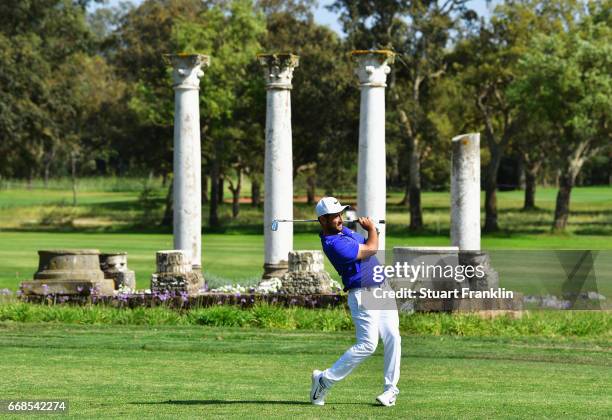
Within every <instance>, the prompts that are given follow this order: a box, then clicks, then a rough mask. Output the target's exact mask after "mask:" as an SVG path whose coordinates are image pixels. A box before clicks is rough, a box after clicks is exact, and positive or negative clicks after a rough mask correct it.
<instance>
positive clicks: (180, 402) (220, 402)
mask: <svg viewBox="0 0 612 420" xmlns="http://www.w3.org/2000/svg"><path fill="white" fill-rule="evenodd" d="M130 404H136V405H140V404H143V405H144V404H172V405H232V404H272V405H312V404H311V403H310V402H308V401H301V400H300V401H282V400H167V401H157V402H155V401H142V402H139V401H136V402H131V403H130ZM326 405H368V406H372V405H377V404H374V403H359V402H354V403H349V402H337V403H331V404H329V403H327V404H326Z"/></svg>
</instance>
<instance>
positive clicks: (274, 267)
mask: <svg viewBox="0 0 612 420" xmlns="http://www.w3.org/2000/svg"><path fill="white" fill-rule="evenodd" d="M263 269H264V273H263V275H262V276H261V278H262V279H263V280H268V279H271V278H273V277H277V278H280V277H282V276H283V274H285V273H286V272H287V270H288V269H289V263H288V262H287V261H281V262H280V263H278V264H268V263H266V264H264V265H263Z"/></svg>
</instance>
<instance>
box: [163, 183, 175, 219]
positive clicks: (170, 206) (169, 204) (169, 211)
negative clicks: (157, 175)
mask: <svg viewBox="0 0 612 420" xmlns="http://www.w3.org/2000/svg"><path fill="white" fill-rule="evenodd" d="M166 182H167V181H166ZM173 184H174V183H173V182H170V185H169V186H168V194H166V208H165V209H164V217H162V220H161V223H160V226H166V227H172V226H173V223H174V197H173V194H174V186H173Z"/></svg>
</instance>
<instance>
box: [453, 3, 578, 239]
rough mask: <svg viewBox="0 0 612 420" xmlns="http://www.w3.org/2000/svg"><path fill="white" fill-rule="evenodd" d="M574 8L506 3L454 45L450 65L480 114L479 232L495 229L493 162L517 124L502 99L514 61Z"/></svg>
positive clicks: (513, 109) (512, 108)
mask: <svg viewBox="0 0 612 420" xmlns="http://www.w3.org/2000/svg"><path fill="white" fill-rule="evenodd" d="M578 10H579V5H578V4H577V2H576V0H546V1H541V0H539V1H536V0H512V1H508V2H506V3H504V4H501V5H499V6H497V7H496V8H495V12H494V13H493V16H492V17H491V21H490V22H489V23H487V22H485V21H481V24H480V28H479V29H478V31H477V32H475V33H474V32H473V33H468V34H467V36H466V37H464V38H463V39H461V40H460V41H459V42H458V44H457V47H456V48H455V51H454V53H453V55H454V59H453V61H454V67H455V69H456V70H457V71H458V73H459V75H460V78H461V81H462V83H463V84H464V85H465V86H466V93H467V95H468V96H469V97H471V100H472V103H473V106H474V107H475V109H476V110H477V112H478V114H479V116H480V121H481V124H482V126H483V131H484V136H483V137H484V140H485V144H486V146H487V148H488V151H489V159H488V162H487V163H486V166H485V171H484V184H485V185H484V187H485V225H484V228H483V230H484V231H485V232H493V231H496V230H498V229H499V224H498V217H497V176H498V172H499V165H500V162H501V159H502V157H503V155H504V152H505V150H506V149H507V148H508V146H509V145H510V142H511V139H512V138H513V137H514V136H516V135H517V134H518V132H519V130H520V128H521V126H520V124H519V122H520V118H519V115H518V112H519V110H518V104H517V103H516V102H514V101H511V100H510V98H509V97H508V88H509V86H510V85H511V84H512V82H513V81H514V80H515V78H516V77H517V71H518V70H517V64H518V60H519V58H520V57H521V56H522V55H524V54H525V53H527V52H528V50H529V47H528V44H529V42H530V40H531V38H532V37H533V36H534V35H536V34H538V33H549V32H557V31H560V30H562V28H563V25H564V21H565V20H566V18H567V17H568V16H571V15H572V13H577V12H578Z"/></svg>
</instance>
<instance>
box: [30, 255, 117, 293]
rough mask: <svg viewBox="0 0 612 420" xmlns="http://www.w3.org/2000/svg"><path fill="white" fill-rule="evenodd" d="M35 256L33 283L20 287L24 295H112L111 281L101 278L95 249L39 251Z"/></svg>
mask: <svg viewBox="0 0 612 420" xmlns="http://www.w3.org/2000/svg"><path fill="white" fill-rule="evenodd" d="M38 256H39V260H38V271H37V272H36V273H35V274H34V280H30V281H24V282H22V283H21V285H20V288H21V290H22V292H23V294H24V295H50V294H75V295H80V294H95V295H100V296H110V295H112V294H113V290H114V285H115V284H114V281H113V280H112V279H106V278H105V277H104V273H103V272H102V270H101V269H100V251H98V250H97V249H67V250H42V251H38Z"/></svg>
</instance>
